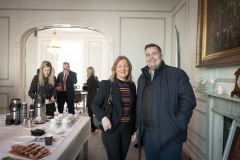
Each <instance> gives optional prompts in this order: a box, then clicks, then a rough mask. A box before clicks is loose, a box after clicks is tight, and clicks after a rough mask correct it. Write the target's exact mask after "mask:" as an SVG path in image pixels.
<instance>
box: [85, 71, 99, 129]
mask: <svg viewBox="0 0 240 160" xmlns="http://www.w3.org/2000/svg"><path fill="white" fill-rule="evenodd" d="M97 89H98V79H97V77H96V76H95V70H94V68H93V67H88V68H87V92H88V96H87V107H88V115H89V117H91V131H92V132H94V131H95V130H96V129H97V128H96V127H95V125H94V124H93V111H92V108H91V104H92V101H93V99H94V97H95V95H96V93H97Z"/></svg>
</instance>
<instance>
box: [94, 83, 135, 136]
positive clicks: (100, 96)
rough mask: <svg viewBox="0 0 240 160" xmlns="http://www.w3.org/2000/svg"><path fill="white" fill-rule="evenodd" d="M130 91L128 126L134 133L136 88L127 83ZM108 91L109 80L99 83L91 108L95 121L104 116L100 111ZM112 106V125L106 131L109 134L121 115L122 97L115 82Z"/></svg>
mask: <svg viewBox="0 0 240 160" xmlns="http://www.w3.org/2000/svg"><path fill="white" fill-rule="evenodd" d="M127 84H128V86H129V90H130V113H131V117H130V126H131V132H132V134H133V133H134V131H135V130H136V129H135V116H136V115H135V104H136V86H135V84H134V83H129V82H127ZM109 89H110V80H103V81H101V83H100V86H99V88H98V91H97V94H96V96H95V98H94V100H93V102H92V105H91V108H92V110H93V113H94V114H95V116H96V117H97V119H99V120H101V119H102V118H103V117H104V116H106V114H105V112H104V111H103V110H102V109H101V107H102V105H103V104H105V103H106V100H107V99H108V95H109ZM112 106H113V113H112V119H111V120H110V121H111V123H112V129H111V130H109V131H107V133H111V132H112V131H113V130H114V128H115V127H116V126H117V124H118V123H119V121H120V119H121V117H122V113H123V107H122V97H121V94H120V91H119V88H118V85H117V82H112Z"/></svg>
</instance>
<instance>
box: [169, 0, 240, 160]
mask: <svg viewBox="0 0 240 160" xmlns="http://www.w3.org/2000/svg"><path fill="white" fill-rule="evenodd" d="M197 7H198V0H173V11H172V20H173V22H172V33H173V34H172V63H173V65H174V62H175V58H176V48H175V46H176V45H175V44H176V39H175V38H176V37H175V28H174V26H175V25H177V28H178V30H179V32H180V43H181V68H182V69H184V70H185V71H186V72H187V74H188V75H189V78H190V81H191V83H192V86H193V88H194V89H195V88H196V86H197V84H195V83H194V78H195V77H205V78H207V80H208V82H210V79H211V78H213V79H215V80H216V84H215V87H216V86H222V87H223V88H224V92H225V94H228V95H230V94H231V91H232V90H233V89H234V79H235V75H234V73H235V72H236V71H237V69H238V68H240V65H237V66H227V67H213V68H196V67H195V60H196V33H197ZM175 65H176V64H175ZM205 87H206V86H205ZM205 89H206V88H205ZM195 96H196V99H197V107H196V108H195V109H194V111H193V116H192V118H191V121H190V123H189V126H188V139H187V142H186V143H185V144H184V146H183V149H184V151H185V152H186V153H187V154H188V155H189V156H191V158H192V159H197V160H199V159H207V157H206V154H207V152H208V151H207V150H206V149H207V148H206V144H207V142H206V140H207V137H206V136H207V133H206V132H207V128H206V126H207V123H208V122H207V121H206V110H207V105H208V104H207V97H206V95H203V94H201V93H198V92H195Z"/></svg>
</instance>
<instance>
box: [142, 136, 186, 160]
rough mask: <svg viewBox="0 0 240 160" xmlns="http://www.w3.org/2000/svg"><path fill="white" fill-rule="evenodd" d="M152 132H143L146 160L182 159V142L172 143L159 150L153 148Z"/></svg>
mask: <svg viewBox="0 0 240 160" xmlns="http://www.w3.org/2000/svg"><path fill="white" fill-rule="evenodd" d="M154 143H158V142H153V132H147V131H145V132H144V135H143V146H144V151H145V156H146V160H182V143H180V144H173V145H171V146H169V147H168V148H166V149H164V150H163V151H161V152H157V151H155V150H154Z"/></svg>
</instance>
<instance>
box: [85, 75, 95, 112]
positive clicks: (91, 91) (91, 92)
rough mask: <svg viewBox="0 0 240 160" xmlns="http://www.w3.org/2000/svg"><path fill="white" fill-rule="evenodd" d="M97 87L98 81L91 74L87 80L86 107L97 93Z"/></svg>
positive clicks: (89, 105)
mask: <svg viewBox="0 0 240 160" xmlns="http://www.w3.org/2000/svg"><path fill="white" fill-rule="evenodd" d="M97 88H98V82H97V80H96V79H95V78H94V76H91V77H89V78H88V80H87V92H88V95H87V107H91V103H92V101H93V99H94V97H95V95H96V93H97Z"/></svg>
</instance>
